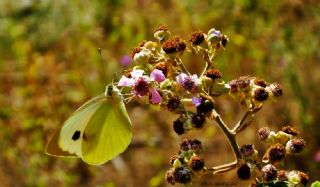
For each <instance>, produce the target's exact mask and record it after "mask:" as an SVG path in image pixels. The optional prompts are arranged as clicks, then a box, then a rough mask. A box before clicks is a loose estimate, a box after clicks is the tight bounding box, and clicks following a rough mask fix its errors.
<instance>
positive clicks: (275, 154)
mask: <svg viewBox="0 0 320 187" xmlns="http://www.w3.org/2000/svg"><path fill="white" fill-rule="evenodd" d="M267 153H268V154H267V155H268V160H269V161H270V163H271V164H273V163H275V162H277V161H282V160H283V159H284V157H285V156H286V149H285V148H284V147H283V145H282V144H279V143H278V144H276V145H274V146H272V147H270V148H269V149H268V151H267Z"/></svg>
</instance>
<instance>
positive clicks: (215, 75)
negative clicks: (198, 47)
mask: <svg viewBox="0 0 320 187" xmlns="http://www.w3.org/2000/svg"><path fill="white" fill-rule="evenodd" d="M205 76H207V77H209V78H211V79H218V78H222V73H221V72H220V71H219V70H217V69H209V70H208V71H207V72H206V74H205Z"/></svg>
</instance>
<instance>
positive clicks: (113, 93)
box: [104, 84, 123, 100]
mask: <svg viewBox="0 0 320 187" xmlns="http://www.w3.org/2000/svg"><path fill="white" fill-rule="evenodd" d="M104 94H105V96H106V97H107V98H110V99H113V100H118V99H119V100H122V99H123V98H122V95H121V92H120V90H119V89H118V88H117V87H116V86H114V85H113V84H109V85H108V86H107V87H106V91H105V93H104Z"/></svg>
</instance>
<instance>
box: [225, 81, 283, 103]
mask: <svg viewBox="0 0 320 187" xmlns="http://www.w3.org/2000/svg"><path fill="white" fill-rule="evenodd" d="M227 85H228V88H229V89H230V92H229V94H230V95H231V96H232V97H233V98H234V99H235V100H236V101H239V102H240V103H241V105H242V106H243V107H244V108H250V107H253V106H259V105H261V104H263V103H264V102H266V101H267V100H274V99H275V98H277V97H280V96H281V95H282V86H281V85H280V84H278V83H272V84H269V83H268V82H266V81H265V80H263V79H259V78H256V77H249V76H243V77H239V78H237V79H234V80H232V81H230V82H229V83H228V84H227Z"/></svg>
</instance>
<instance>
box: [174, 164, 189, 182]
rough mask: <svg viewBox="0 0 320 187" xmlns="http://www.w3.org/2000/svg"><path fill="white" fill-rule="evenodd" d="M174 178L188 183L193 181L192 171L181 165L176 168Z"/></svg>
mask: <svg viewBox="0 0 320 187" xmlns="http://www.w3.org/2000/svg"><path fill="white" fill-rule="evenodd" d="M173 176H174V180H175V181H176V182H178V183H181V184H187V183H190V182H191V171H190V170H189V169H188V168H187V167H184V166H179V167H177V168H176V169H175V170H174V174H173Z"/></svg>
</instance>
